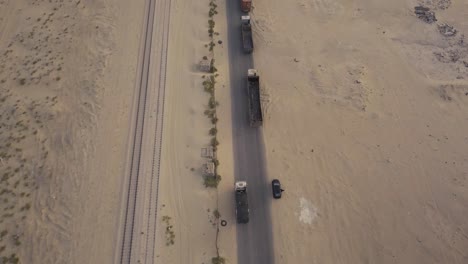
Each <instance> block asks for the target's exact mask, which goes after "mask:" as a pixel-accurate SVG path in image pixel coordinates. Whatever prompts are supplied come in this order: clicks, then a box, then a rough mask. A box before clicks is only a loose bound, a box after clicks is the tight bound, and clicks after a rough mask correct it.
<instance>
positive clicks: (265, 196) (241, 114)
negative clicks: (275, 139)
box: [227, 0, 274, 264]
mask: <svg viewBox="0 0 468 264" xmlns="http://www.w3.org/2000/svg"><path fill="white" fill-rule="evenodd" d="M242 14H243V13H242V12H241V11H240V0H229V1H227V19H228V23H227V24H228V40H229V65H230V66H229V71H230V79H231V98H232V122H233V123H232V128H233V131H232V132H233V133H232V134H233V146H234V174H235V178H236V181H237V180H246V181H247V184H248V192H249V197H248V198H249V206H250V222H249V223H248V224H245V225H243V224H238V225H237V256H238V263H239V264H273V263H274V254H273V236H272V229H271V212H270V207H271V199H272V197H271V188H270V186H271V185H270V183H269V182H268V180H267V175H266V169H265V154H264V153H265V151H264V149H265V148H264V144H263V133H262V128H251V127H250V126H249V123H248V108H247V107H248V105H247V70H248V69H249V68H253V60H252V55H248V54H244V53H243V52H242V46H241V45H242V42H241V31H240V28H241V21H240V17H241V15H242ZM254 45H255V43H254ZM254 52H255V50H254ZM259 75H260V82H261V78H262V73H261V72H259ZM233 199H234V197H233Z"/></svg>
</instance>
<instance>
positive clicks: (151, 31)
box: [116, 0, 171, 263]
mask: <svg viewBox="0 0 468 264" xmlns="http://www.w3.org/2000/svg"><path fill="white" fill-rule="evenodd" d="M170 7H171V1H170V0H147V3H146V10H145V11H146V14H145V21H144V23H143V27H144V28H143V36H142V46H141V48H140V55H139V61H140V64H139V67H138V72H137V76H138V77H137V78H138V79H137V84H136V100H135V101H134V104H135V105H134V110H133V111H134V115H133V118H132V124H131V126H132V131H131V135H132V138H131V141H130V146H129V147H130V148H131V152H130V155H129V159H128V165H127V168H128V169H127V171H128V173H127V177H128V179H127V183H128V185H127V186H125V188H124V190H123V191H124V192H125V193H124V194H123V195H124V196H125V200H124V201H123V206H124V209H123V210H124V218H123V219H122V222H123V223H122V224H121V230H120V233H121V234H120V236H119V243H118V244H119V246H120V247H121V251H120V254H119V256H117V259H116V263H154V262H155V258H154V257H155V254H154V251H155V244H156V223H157V204H158V184H159V172H160V160H161V145H162V132H163V121H164V94H165V84H166V64H167V49H168V37H169V20H170Z"/></svg>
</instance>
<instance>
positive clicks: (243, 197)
mask: <svg viewBox="0 0 468 264" xmlns="http://www.w3.org/2000/svg"><path fill="white" fill-rule="evenodd" d="M235 192H236V218H237V223H239V224H247V223H248V222H249V203H248V200H247V182H245V181H238V182H236V184H235Z"/></svg>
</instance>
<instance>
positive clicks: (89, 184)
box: [0, 0, 236, 263]
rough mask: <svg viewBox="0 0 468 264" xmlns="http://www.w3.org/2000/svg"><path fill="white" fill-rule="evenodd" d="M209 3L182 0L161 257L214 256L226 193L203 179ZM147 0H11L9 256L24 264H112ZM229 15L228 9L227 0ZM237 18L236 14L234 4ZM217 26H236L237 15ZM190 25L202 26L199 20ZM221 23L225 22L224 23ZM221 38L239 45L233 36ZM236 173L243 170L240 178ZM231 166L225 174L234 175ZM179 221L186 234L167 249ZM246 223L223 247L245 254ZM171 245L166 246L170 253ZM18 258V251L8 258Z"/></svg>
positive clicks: (4, 246)
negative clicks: (217, 214) (202, 64)
mask: <svg viewBox="0 0 468 264" xmlns="http://www.w3.org/2000/svg"><path fill="white" fill-rule="evenodd" d="M208 3H209V1H182V0H173V1H172V13H171V28H170V49H169V57H168V61H169V63H168V73H167V87H168V88H167V89H166V90H167V98H166V110H165V128H164V132H163V134H164V143H163V159H162V161H161V164H162V165H161V169H162V172H161V180H160V198H159V206H160V209H159V210H160V213H159V218H160V223H159V226H158V228H159V229H160V230H159V231H158V232H159V233H158V234H159V237H158V243H159V245H158V247H159V248H158V252H159V256H158V258H160V259H161V263H208V262H209V261H210V260H211V258H212V257H213V256H215V254H216V253H215V231H216V229H215V227H214V226H213V223H214V215H213V210H214V209H215V208H216V206H217V204H216V197H217V193H216V191H215V190H212V189H211V190H210V189H206V188H205V187H204V186H203V180H202V176H201V174H202V171H201V166H202V164H203V162H204V159H203V158H202V157H201V156H200V153H201V148H202V147H206V146H207V145H208V143H209V140H210V136H209V135H208V130H209V128H210V127H211V125H210V123H209V120H208V118H207V117H206V116H205V115H204V114H203V112H204V110H205V109H206V105H207V102H208V94H207V93H205V92H204V91H203V86H202V81H203V79H202V75H203V73H200V72H199V71H198V69H197V68H196V67H195V64H196V63H197V62H198V61H199V60H201V58H202V57H203V56H205V55H208V54H209V53H208V49H207V48H206V47H205V44H207V43H208V42H209V38H208V33H207V29H208V23H207V21H208V10H209V6H208ZM144 4H145V1H144V0H138V1H117V2H116V1H107V0H99V1H95V0H93V1H91V0H86V1H85V0H81V1H79V0H77V1H38V0H36V1H5V0H0V47H1V51H2V53H1V54H0V100H1V104H0V120H1V127H0V139H1V143H0V155H1V160H0V166H1V167H0V168H1V171H0V172H1V175H2V178H1V183H0V190H1V191H0V199H2V204H1V205H2V210H3V213H2V216H1V219H0V257H6V258H8V260H10V261H13V262H14V261H16V260H19V261H20V262H21V263H112V262H113V261H114V260H115V259H116V257H118V254H117V253H118V251H119V248H118V246H117V245H116V241H117V240H118V239H117V237H116V236H117V235H118V234H119V232H117V228H119V219H120V218H119V215H120V214H121V205H122V197H121V191H122V190H123V188H124V186H125V184H126V182H124V181H123V179H124V178H125V177H124V173H125V171H126V170H125V162H126V158H127V151H128V149H127V147H128V142H129V135H128V133H129V126H130V125H132V124H130V114H131V112H132V103H133V98H134V97H133V96H134V94H133V93H134V87H135V85H136V83H137V82H136V79H135V78H136V69H137V63H138V62H137V59H138V49H139V47H140V40H141V32H142V22H143V18H144ZM218 11H219V12H220V13H223V12H225V11H224V6H223V4H222V3H220V4H219V8H218ZM223 15H224V14H223ZM218 20H219V22H218V23H219V25H217V26H216V29H217V31H218V32H222V31H223V30H224V32H225V27H226V26H225V24H223V23H225V19H224V18H222V19H217V21H218ZM187 21H190V23H187ZM218 28H219V30H218ZM216 40H222V41H224V42H225V41H226V36H225V34H224V35H223V33H221V34H220V35H219V36H217V37H216ZM225 52H226V51H225V49H224V47H223V46H222V45H219V47H217V48H216V61H217V63H216V64H217V67H218V70H219V73H220V76H219V78H218V87H222V88H220V91H219V93H218V94H217V96H218V100H219V101H220V103H221V105H223V107H222V108H220V110H219V112H218V116H219V118H220V121H219V125H218V129H219V132H218V139H219V140H220V141H222V142H223V143H222V145H221V146H220V149H219V153H218V156H219V159H220V160H222V161H223V162H224V161H225V162H226V164H223V165H221V166H220V174H221V175H223V178H225V179H224V180H223V182H222V184H221V185H220V190H222V191H223V192H225V193H226V194H225V195H224V194H222V195H220V197H219V206H220V208H228V209H227V210H225V211H223V210H221V215H222V218H223V219H227V220H228V221H229V222H230V223H233V219H234V217H233V210H231V209H232V206H233V204H232V196H231V194H232V192H231V190H232V185H233V182H232V181H233V180H232V179H233V177H232V173H230V171H232V163H231V161H232V154H231V153H232V150H231V143H230V138H231V135H230V133H231V128H230V116H231V114H230V112H229V109H230V108H231V107H230V104H229V89H227V88H226V86H225V83H227V81H226V76H223V74H224V73H226V72H227V70H226V68H227V54H226V53H225ZM230 174H231V175H230ZM224 176H225V177H224ZM163 216H169V217H171V220H170V222H171V224H172V225H173V226H174V229H173V230H174V232H175V236H176V237H175V244H174V245H171V246H167V245H165V242H166V239H165V232H164V229H165V228H166V223H165V222H164V221H162V218H163ZM234 228H235V225H232V224H230V225H228V226H227V227H225V228H223V231H222V232H221V235H220V237H219V240H220V243H221V244H222V246H221V249H220V252H221V254H222V255H223V256H225V257H226V258H227V259H228V260H229V261H231V262H230V263H235V257H236V256H235V252H236V248H235V243H232V238H233V237H235V229H234ZM157 254H158V253H157ZM5 260H6V259H5Z"/></svg>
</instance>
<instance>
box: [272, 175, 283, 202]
mask: <svg viewBox="0 0 468 264" xmlns="http://www.w3.org/2000/svg"><path fill="white" fill-rule="evenodd" d="M271 189H272V192H273V198H275V199H279V198H281V193H282V192H284V190H283V189H281V183H280V181H279V180H278V179H274V180H272V181H271Z"/></svg>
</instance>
